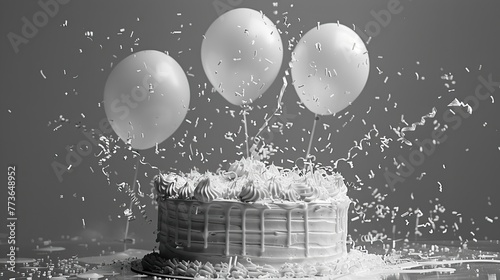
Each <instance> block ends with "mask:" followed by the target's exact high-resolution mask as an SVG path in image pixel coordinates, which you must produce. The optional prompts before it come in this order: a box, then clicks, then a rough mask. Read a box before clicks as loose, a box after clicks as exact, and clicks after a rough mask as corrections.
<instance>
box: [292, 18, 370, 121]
mask: <svg viewBox="0 0 500 280" xmlns="http://www.w3.org/2000/svg"><path fill="white" fill-rule="evenodd" d="M369 62H370V59H369V57H368V51H367V50H366V46H365V44H364V43H363V41H362V40H361V38H359V36H358V35H357V34H356V32H354V31H353V30H352V29H350V28H349V27H347V26H344V25H342V24H338V23H327V24H322V25H320V26H319V27H315V28H313V29H311V30H310V31H309V32H307V33H306V34H305V35H304V36H303V37H302V38H301V39H300V41H299V43H298V44H297V46H296V47H295V49H294V51H293V53H292V65H291V66H292V70H291V71H292V78H293V80H294V87H295V90H296V91H297V94H298V95H299V97H300V100H301V101H302V102H303V103H304V105H305V106H306V107H307V108H308V109H309V110H310V111H312V112H313V113H315V114H319V115H333V114H335V113H337V112H339V111H341V110H343V109H344V108H346V107H347V106H349V105H350V104H351V103H352V102H353V101H354V100H355V99H356V98H357V97H358V95H359V94H360V93H361V91H362V90H363V88H364V86H365V84H366V81H367V80H368V74H369V72H370V65H369Z"/></svg>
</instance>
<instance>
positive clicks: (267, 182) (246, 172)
mask: <svg viewBox="0 0 500 280" xmlns="http://www.w3.org/2000/svg"><path fill="white" fill-rule="evenodd" d="M329 173H330V172H327V171H326V170H321V169H319V170H315V171H308V172H303V171H299V170H291V169H283V168H279V167H277V166H275V165H270V166H265V165H264V164H263V163H262V162H259V161H256V160H252V159H241V160H239V161H236V162H234V163H233V164H231V165H230V167H229V169H228V170H227V171H219V172H217V173H211V172H206V173H200V172H198V171H196V170H193V171H191V172H190V173H181V174H179V175H178V174H174V173H170V174H159V175H157V176H156V177H155V179H154V186H155V189H156V191H157V194H158V197H159V198H161V199H166V198H170V199H185V200H198V201H200V202H211V201H214V200H229V201H234V200H239V201H241V202H246V203H258V202H260V203H266V202H283V203H285V202H300V201H304V202H313V201H331V200H332V199H338V198H343V197H342V196H346V193H347V188H346V186H345V184H344V181H343V177H342V175H340V173H335V172H334V173H330V174H329Z"/></svg>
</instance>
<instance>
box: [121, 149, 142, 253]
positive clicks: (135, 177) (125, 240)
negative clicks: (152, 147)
mask: <svg viewBox="0 0 500 280" xmlns="http://www.w3.org/2000/svg"><path fill="white" fill-rule="evenodd" d="M140 160H141V157H140V156H138V157H137V162H136V163H135V174H134V182H133V183H132V193H134V194H135V185H136V182H137V173H139V162H140ZM133 203H134V202H133V200H132V199H130V205H129V207H128V209H130V210H131V211H132V206H133ZM129 225H130V219H129V218H128V217H127V224H126V226H125V237H124V238H123V242H124V244H123V248H124V249H123V250H127V238H128V228H129Z"/></svg>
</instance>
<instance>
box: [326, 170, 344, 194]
mask: <svg viewBox="0 0 500 280" xmlns="http://www.w3.org/2000/svg"><path fill="white" fill-rule="evenodd" d="M332 181H333V182H332V184H331V185H330V186H329V187H327V190H328V193H329V194H330V196H331V197H334V196H336V195H338V194H339V193H346V192H347V187H346V186H345V184H344V177H342V175H340V173H338V172H335V173H333V180H332Z"/></svg>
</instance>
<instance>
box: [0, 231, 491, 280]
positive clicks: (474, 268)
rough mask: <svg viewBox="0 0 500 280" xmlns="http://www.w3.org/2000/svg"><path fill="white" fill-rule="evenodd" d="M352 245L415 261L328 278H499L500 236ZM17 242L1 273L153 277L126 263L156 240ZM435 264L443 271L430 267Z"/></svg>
mask: <svg viewBox="0 0 500 280" xmlns="http://www.w3.org/2000/svg"><path fill="white" fill-rule="evenodd" d="M393 245H395V247H394V248H393V247H392V246H393ZM356 246H362V247H358V248H363V249H365V250H366V252H369V253H372V254H377V255H380V256H387V255H390V256H392V258H394V257H396V258H398V262H400V263H406V264H413V266H414V267H413V268H411V269H405V270H404V271H401V270H399V271H398V270H392V271H391V270H387V271H385V272H380V271H379V272H365V273H354V274H348V275H340V276H332V279H404V280H406V279H488V280H492V279H500V242H499V241H478V242H469V243H467V244H466V245H465V246H464V245H463V244H461V243H460V242H458V241H418V242H416V241H412V242H409V241H406V242H404V241H400V242H397V243H394V244H393V243H391V244H389V243H383V242H381V241H376V242H373V243H363V244H356ZM19 247H20V250H19V251H18V252H16V260H17V262H18V263H17V264H16V267H15V271H14V272H12V271H9V267H10V265H9V264H8V263H7V262H8V259H7V258H5V257H3V256H1V257H3V258H0V279H14V278H15V279H50V278H51V279H97V278H99V277H101V279H110V280H111V279H156V278H155V277H153V276H146V275H142V274H137V273H135V272H133V271H131V269H130V262H131V261H133V260H135V259H140V258H142V256H144V255H145V254H147V253H150V252H152V251H153V249H154V248H155V244H154V243H151V242H148V243H145V242H135V243H134V244H124V243H123V242H120V241H118V240H83V239H82V238H78V237H76V238H69V237H62V238H59V239H57V240H41V239H38V240H32V242H30V243H29V244H22V245H20V246H19ZM8 249H9V245H8V244H6V242H2V243H0V251H1V252H2V254H3V252H8ZM3 255H4V256H6V254H3ZM436 268H437V270H439V269H441V270H442V271H432V269H436ZM426 269H427V270H426ZM445 270H448V271H449V270H453V272H446V271H445ZM312 279H313V278H312Z"/></svg>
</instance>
